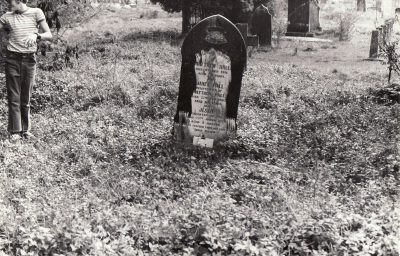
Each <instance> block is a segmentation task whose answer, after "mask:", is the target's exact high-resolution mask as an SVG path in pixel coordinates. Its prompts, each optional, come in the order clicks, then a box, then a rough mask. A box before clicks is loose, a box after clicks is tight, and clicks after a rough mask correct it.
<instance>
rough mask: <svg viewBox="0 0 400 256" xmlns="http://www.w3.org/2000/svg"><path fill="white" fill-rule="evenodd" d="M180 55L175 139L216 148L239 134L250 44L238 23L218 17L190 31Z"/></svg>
mask: <svg viewBox="0 0 400 256" xmlns="http://www.w3.org/2000/svg"><path fill="white" fill-rule="evenodd" d="M181 53H182V66H181V76H180V83H179V94H178V106H177V111H176V114H175V117H174V137H175V139H176V140H178V141H181V142H187V143H190V144H195V145H203V146H207V147H212V146H213V145H215V144H216V143H218V141H223V140H226V139H227V138H228V137H229V134H230V133H231V132H235V131H236V117H237V112H238V105H239V95H240V88H241V84H242V75H243V72H244V69H245V66H246V57H247V56H246V44H245V42H244V40H243V37H242V35H241V34H240V32H239V30H238V29H237V28H236V26H235V25H234V24H232V23H231V22H230V21H229V20H228V19H226V18H225V17H223V16H221V15H214V16H211V17H208V18H206V19H204V20H202V21H200V22H199V23H198V24H196V26H194V27H193V28H192V29H191V30H190V32H189V33H188V35H187V36H186V38H185V39H184V41H183V43H182V48H181Z"/></svg>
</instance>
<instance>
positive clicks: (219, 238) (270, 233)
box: [0, 17, 400, 255]
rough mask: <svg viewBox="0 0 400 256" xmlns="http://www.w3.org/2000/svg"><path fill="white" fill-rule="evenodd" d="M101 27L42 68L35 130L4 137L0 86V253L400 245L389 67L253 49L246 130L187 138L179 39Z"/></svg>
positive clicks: (394, 250)
mask: <svg viewBox="0 0 400 256" xmlns="http://www.w3.org/2000/svg"><path fill="white" fill-rule="evenodd" d="M149 18H150V17H149ZM159 22H161V21H159ZM93 24H96V23H92V25H93ZM157 24H161V23H157ZM166 24H168V23H166ZM102 29H104V30H106V29H108V27H104V26H102V27H100V26H99V29H98V31H97V32H96V33H98V34H96V35H95V36H94V35H92V36H90V37H87V38H86V39H85V38H84V39H83V40H85V41H84V42H81V45H84V47H82V49H84V50H82V52H81V56H80V58H79V59H78V60H73V62H74V63H75V65H74V68H70V67H65V68H64V69H63V70H62V71H57V70H54V71H52V72H49V71H43V70H38V76H37V85H36V87H35V91H34V93H33V98H32V106H33V110H32V111H33V113H34V114H33V118H32V121H33V132H34V133H35V134H36V135H37V140H34V141H27V140H21V141H17V142H11V141H10V140H9V139H8V137H7V134H6V129H5V127H6V123H7V114H6V113H7V109H6V108H7V104H6V90H5V88H4V86H2V87H1V91H0V124H1V125H0V127H1V130H0V173H1V175H0V204H1V207H0V254H2V255H61V254H62V255H399V246H400V245H399V239H398V238H399V228H400V227H399V225H400V216H399V214H400V212H399V210H398V209H399V205H398V202H399V201H398V199H399V188H400V187H399V163H400V158H399V157H400V152H399V147H400V145H399V131H400V123H399V117H400V116H399V113H400V106H399V104H396V103H391V104H386V103H385V102H382V101H380V100H379V99H380V98H379V97H378V96H376V95H373V94H371V93H370V91H371V88H375V87H380V86H382V85H383V84H384V83H385V81H380V80H381V78H380V77H378V76H377V75H374V74H370V76H371V77H372V78H371V79H354V78H352V77H343V75H341V74H340V73H339V72H336V73H332V74H329V75H323V74H319V73H317V72H315V71H312V70H310V69H309V68H308V67H306V66H296V65H292V64H289V63H286V64H282V63H278V64H271V63H268V62H266V63H264V64H263V65H260V64H259V63H257V62H256V60H255V59H251V58H250V59H249V62H248V69H247V71H246V72H245V74H244V78H243V85H242V93H241V99H240V105H239V114H238V131H237V136H236V137H235V138H232V139H231V140H229V141H227V142H225V143H224V144H222V145H219V146H217V147H215V148H214V149H205V148H197V147H193V148H192V147H183V146H182V145H179V144H177V143H175V142H174V141H172V140H171V133H170V132H171V128H172V117H173V115H174V112H175V108H176V98H177V89H178V84H179V74H180V58H181V57H180V50H179V48H177V47H173V46H171V43H170V42H169V41H168V40H162V37H154V36H153V33H152V34H151V35H149V34H144V32H143V30H141V32H140V35H139V32H138V31H137V30H135V31H133V32H132V31H131V28H129V31H127V32H125V35H134V36H132V37H126V36H121V37H118V38H115V39H114V41H111V40H108V39H107V36H106V34H105V32H106V31H102ZM158 29H159V31H161V32H162V33H166V31H170V29H171V27H170V26H169V25H168V26H164V27H159V28H158ZM152 31H154V30H152ZM113 32H115V31H113ZM117 32H118V30H117V31H116V32H115V33H117ZM85 33H86V32H85ZM123 35H124V34H123ZM151 39H153V40H151ZM257 54H258V56H256V57H257V58H261V55H262V54H265V53H257ZM263 56H264V58H265V55H263ZM374 76H375V77H374ZM371 81H372V82H371ZM1 83H2V84H4V79H3V80H1ZM382 103H383V104H382Z"/></svg>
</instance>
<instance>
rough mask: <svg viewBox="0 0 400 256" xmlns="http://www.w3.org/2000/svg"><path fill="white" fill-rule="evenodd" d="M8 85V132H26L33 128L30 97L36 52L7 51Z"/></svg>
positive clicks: (33, 81)
mask: <svg viewBox="0 0 400 256" xmlns="http://www.w3.org/2000/svg"><path fill="white" fill-rule="evenodd" d="M5 64H6V65H5V71H6V85H7V96H8V129H7V130H8V132H9V133H11V134H14V133H20V132H22V133H24V132H29V131H30V129H31V124H30V113H29V112H30V103H29V101H30V98H31V94H32V89H33V85H34V83H35V72H36V56H35V53H17V52H11V51H7V52H6V60H5Z"/></svg>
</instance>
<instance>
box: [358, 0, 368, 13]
mask: <svg viewBox="0 0 400 256" xmlns="http://www.w3.org/2000/svg"><path fill="white" fill-rule="evenodd" d="M357 11H358V12H366V11H367V5H366V4H365V0H357Z"/></svg>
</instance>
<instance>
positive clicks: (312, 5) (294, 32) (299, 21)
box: [286, 0, 320, 36]
mask: <svg viewBox="0 0 400 256" xmlns="http://www.w3.org/2000/svg"><path fill="white" fill-rule="evenodd" d="M319 10H320V7H319V5H318V1H310V0H288V27H287V32H286V36H314V34H313V33H312V31H314V30H316V29H318V28H319V27H320V22H319Z"/></svg>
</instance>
